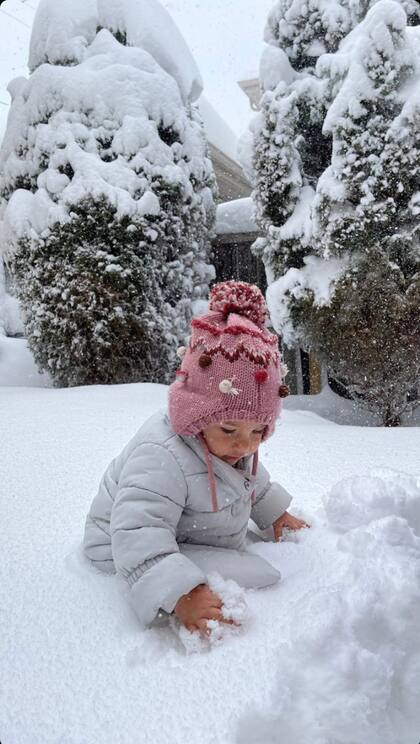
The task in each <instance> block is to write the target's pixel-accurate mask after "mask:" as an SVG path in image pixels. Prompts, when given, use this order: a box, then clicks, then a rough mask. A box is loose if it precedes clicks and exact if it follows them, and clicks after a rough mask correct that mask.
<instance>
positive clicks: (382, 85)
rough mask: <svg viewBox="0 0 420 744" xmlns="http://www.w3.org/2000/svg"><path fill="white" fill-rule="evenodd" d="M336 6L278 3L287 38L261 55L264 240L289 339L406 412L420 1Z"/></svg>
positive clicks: (272, 29) (413, 359)
mask: <svg viewBox="0 0 420 744" xmlns="http://www.w3.org/2000/svg"><path fill="white" fill-rule="evenodd" d="M324 5H325V4H321V3H316V2H315V3H309V4H306V3H303V4H302V5H301V6H300V5H299V9H300V10H301V13H297V12H296V10H297V9H298V4H297V3H296V2H294V3H293V4H291V3H286V2H280V3H278V4H277V5H276V6H275V8H274V9H273V11H272V13H271V15H270V19H269V23H268V31H267V40H268V41H269V42H270V43H271V44H273V43H274V42H275V43H277V44H282V45H283V48H282V49H276V50H275V52H273V50H272V49H270V48H269V50H268V52H267V53H266V56H267V58H268V59H269V60H271V67H270V65H269V64H267V62H266V64H265V65H264V64H263V65H262V72H263V76H262V77H263V79H262V82H263V87H264V80H267V81H268V86H266V87H268V89H267V90H266V91H265V93H264V94H263V98H262V115H261V117H260V125H259V126H257V127H255V125H254V131H255V130H256V133H255V135H254V148H255V149H254V164H255V185H256V189H255V199H256V202H257V207H258V217H259V220H260V225H261V227H262V229H263V230H264V232H265V235H264V237H263V238H262V239H260V240H259V241H257V243H256V245H255V249H256V251H257V252H259V253H260V255H262V257H263V259H264V261H265V263H266V267H267V268H268V273H269V277H270V276H271V279H272V280H277V281H276V282H275V284H273V285H272V287H271V289H270V293H269V296H270V298H271V300H272V304H273V308H272V309H273V316H274V319H275V320H276V318H277V330H278V331H279V332H280V333H282V334H283V337H284V340H285V341H286V343H289V344H293V343H296V342H298V343H300V344H301V345H303V346H304V347H307V348H312V349H314V350H315V351H316V353H317V354H318V356H319V357H321V358H322V359H323V360H324V361H325V362H326V363H327V365H328V366H329V368H330V371H331V373H332V375H336V376H338V377H340V378H341V379H344V381H345V382H346V383H347V386H348V389H349V392H350V393H351V394H353V395H354V396H355V397H356V398H357V399H358V400H362V401H364V402H366V403H368V404H369V405H370V406H371V407H372V408H373V409H374V410H375V411H377V412H379V413H380V415H381V416H382V418H383V421H384V422H385V423H386V424H390V423H398V421H399V418H400V414H401V413H402V412H403V411H404V410H405V409H406V408H407V407H410V405H413V404H414V403H415V401H413V400H412V398H413V390H414V389H415V383H416V380H417V379H418V372H419V339H418V331H416V323H415V307H416V306H415V303H416V301H417V302H418V292H419V290H418V268H419V267H418V261H419V228H418V221H417V220H416V213H417V212H418V191H419V179H420V159H419V152H420V148H419V131H420V128H419V109H418V102H416V94H415V83H416V81H417V80H418V74H419V61H418V59H417V58H416V53H415V41H416V38H417V35H416V30H415V29H407V28H406V24H407V18H406V14H405V12H404V8H405V10H406V11H408V12H409V21H410V22H412V23H414V22H415V21H416V20H417V21H418V19H419V17H420V10H419V7H418V5H417V4H413V3H411V2H401V3H397V2H392V1H389V2H388V1H387V0H382V1H381V2H378V3H376V2H370V3H366V2H365V3H363V2H359V3H347V2H344V0H343V1H342V2H341V3H339V2H336V3H334V4H333V5H334V7H331V5H332V4H330V6H329V12H328V14H327V12H326V8H325V7H323V6H324ZM369 6H372V7H371V9H370V11H369V12H368V15H367V16H366V18H365V19H364V20H362V19H363V17H364V14H365V13H366V11H367V10H368V8H369ZM316 9H318V11H319V12H318V15H317V13H316V12H315V11H316ZM292 10H293V11H294V12H293V14H292V13H291V11H292ZM321 11H323V12H321ZM308 13H309V14H310V18H309V16H308ZM288 14H289V17H288ZM337 19H340V23H338V22H337ZM359 20H360V23H359V24H358V25H357V26H356V24H357V22H358V21H359ZM309 21H310V22H309ZM286 52H287V54H288V57H286V55H285V53H286ZM325 52H327V53H325ZM293 65H294V67H293ZM410 96H411V98H410ZM291 101H293V107H292V106H291V105H290V103H289V102H291ZM285 111H286V116H284V115H281V114H282V113H283V112H285ZM279 133H280V134H279ZM264 151H265V152H267V151H268V152H269V153H270V157H269V159H268V161H267V160H266V161H265V162H266V163H267V162H268V163H269V166H268V167H269V168H270V163H276V159H277V162H278V163H280V167H277V168H276V167H272V168H271V173H269V175H268V177H266V172H265V171H264V167H261V163H262V162H264V160H265V154H264ZM265 167H267V166H266V165H265ZM276 173H277V179H276V177H275V175H276ZM270 176H274V178H270ZM267 205H268V208H267ZM270 209H271V214H270V213H269V210H270ZM326 285H327V287H328V289H329V292H328V293H327V294H328V296H326V292H325V286H326ZM386 329H387V333H388V335H389V338H387V339H386V335H387V334H386ZM379 347H380V348H381V352H382V353H381V354H379V353H375V350H376V349H378V348H379ZM385 349H386V353H385ZM402 359H405V360H406V364H402V363H401V360H402ZM391 371H392V374H391ZM416 375H417V377H416Z"/></svg>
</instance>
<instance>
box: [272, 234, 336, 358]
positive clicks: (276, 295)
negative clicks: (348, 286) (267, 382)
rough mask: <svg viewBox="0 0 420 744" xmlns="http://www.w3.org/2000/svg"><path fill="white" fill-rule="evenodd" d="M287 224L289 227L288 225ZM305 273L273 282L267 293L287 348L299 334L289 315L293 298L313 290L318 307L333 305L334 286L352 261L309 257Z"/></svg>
mask: <svg viewBox="0 0 420 744" xmlns="http://www.w3.org/2000/svg"><path fill="white" fill-rule="evenodd" d="M286 224H287V223H286ZM303 262H304V266H303V267H302V268H301V269H294V268H292V269H288V270H287V271H286V273H285V274H283V276H281V277H279V279H275V280H273V281H272V282H271V284H270V285H269V287H268V289H267V304H268V307H269V309H270V317H271V320H272V323H273V326H274V327H275V328H281V329H282V339H283V341H284V343H285V344H287V345H293V342H294V340H295V336H294V334H295V331H294V328H293V325H292V321H291V318H290V315H289V309H288V302H289V298H290V297H291V296H292V297H295V298H296V299H299V298H300V297H303V296H304V295H305V293H306V292H307V291H308V290H309V291H311V292H313V296H314V300H315V303H316V304H317V305H318V306H319V307H322V306H323V305H328V304H329V302H330V301H331V286H332V285H333V283H334V282H335V281H337V279H338V278H339V277H340V276H341V275H342V274H343V272H344V270H345V269H346V267H347V266H348V258H347V257H345V258H330V259H328V260H327V259H322V258H319V257H318V256H312V255H309V256H305V257H304V259H303Z"/></svg>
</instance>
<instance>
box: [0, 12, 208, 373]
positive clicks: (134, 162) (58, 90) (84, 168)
mask: <svg viewBox="0 0 420 744" xmlns="http://www.w3.org/2000/svg"><path fill="white" fill-rule="evenodd" d="M44 6H45V7H44V8H43V6H42V4H41V6H40V18H41V17H43V16H42V12H43V10H45V9H46V8H47V6H48V8H47V10H48V14H47V17H48V19H49V21H51V23H52V24H53V23H57V22H58V21H60V19H61V17H62V15H63V13H67V14H68V13H71V3H69V4H68V7H67V6H66V8H62V7H61V8H56V7H55V6H54V5H52V4H51V3H50V2H49V0H45V1H44ZM100 10H101V13H102V15H99V16H98V18H97V19H96V31H95V23H94V22H93V21H94V20H95V19H93V20H92V18H90V16H89V17H87V19H85V20H86V23H85V25H83V24H84V19H83V18H82V19H79V21H78V26H77V28H76V31H77V36H75V37H74V38H72V37H70V38H68V39H65V42H62V38H61V37H60V44H61V46H59V45H57V43H55V41H54V38H55V37H54V34H51V33H50V34H46V33H45V29H43V28H40V24H38V28H37V30H36V33H37V34H38V36H37V38H35V39H33V40H32V54H31V57H32V63H33V68H34V69H33V71H32V75H31V78H30V79H29V81H23V80H20V81H18V82H15V83H14V85H13V86H12V88H11V92H12V95H13V102H12V107H11V113H10V117H9V123H8V130H7V132H6V136H5V140H4V143H3V148H2V152H1V154H0V161H1V162H2V177H1V179H0V199H1V206H0V210H1V212H2V214H3V217H4V224H5V225H6V232H7V236H8V252H9V263H10V265H11V268H12V270H13V272H14V275H15V277H16V286H17V293H18V296H19V299H20V301H21V304H22V310H23V315H24V319H25V327H26V333H27V336H28V342H29V345H30V347H31V349H32V351H33V354H34V357H35V359H36V361H37V363H38V365H39V366H40V369H46V370H48V371H49V373H50V374H51V375H52V377H53V379H54V381H55V383H56V384H59V385H77V384H89V383H111V382H131V381H136V380H149V381H158V382H167V381H169V379H170V378H171V375H172V371H173V369H174V367H175V364H176V348H177V346H178V345H180V344H182V343H183V342H184V340H185V336H186V334H187V332H188V325H189V320H190V319H191V316H192V310H193V305H192V301H193V300H194V299H200V298H202V297H204V296H206V294H207V291H208V282H209V280H210V279H211V278H212V276H213V270H212V267H211V266H209V264H208V256H209V246H210V238H211V234H212V233H211V231H212V223H213V219H214V207H213V192H214V175H213V171H212V168H211V164H210V160H209V159H208V156H207V144H206V142H205V138H204V134H203V126H202V122H201V120H200V118H199V116H198V113H197V111H196V108H195V106H194V104H193V102H192V100H188V98H187V97H186V95H185V94H183V95H181V90H180V88H179V85H178V82H177V81H176V80H175V78H173V77H172V76H171V75H170V74H169V73H168V72H166V71H165V70H164V69H163V68H162V67H161V66H160V65H159V64H158V63H157V62H156V60H155V59H153V57H152V56H151V55H150V54H148V53H147V52H146V51H144V50H143V49H139V48H135V47H130V46H128V44H127V33H126V32H125V30H124V28H123V29H122V30H121V28H119V27H118V28H116V26H117V25H118V24H115V14H114V9H113V6H112V5H111V3H109V7H108V6H107V4H106V2H104V3H102V4H101V6H100ZM105 10H108V13H106V12H105ZM55 12H57V17H55V15H54V13H55ZM120 20H121V19H120ZM123 20H124V19H123ZM108 21H109V24H108V25H109V27H110V30H108V29H107V28H105V26H106V22H108ZM120 25H121V24H120ZM68 27H69V28H70V29H71V28H72V27H71V25H70V24H69V26H68ZM66 28H67V27H66ZM35 29H36V23H35V26H34V31H35ZM74 33H75V31H74ZM83 33H84V34H85V36H84V37H83ZM53 44H55V46H52V45H53ZM48 45H49V46H48ZM184 93H185V92H184Z"/></svg>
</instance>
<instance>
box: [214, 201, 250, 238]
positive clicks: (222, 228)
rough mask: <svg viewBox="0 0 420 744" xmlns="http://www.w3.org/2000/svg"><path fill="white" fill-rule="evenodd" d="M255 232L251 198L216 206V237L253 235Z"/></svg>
mask: <svg viewBox="0 0 420 744" xmlns="http://www.w3.org/2000/svg"><path fill="white" fill-rule="evenodd" d="M257 230H258V228H257V225H256V223H255V214H254V203H253V201H252V199H251V197H246V198H244V199H233V200H232V201H229V202H223V203H222V204H218V206H217V208H216V233H217V234H218V235H230V234H235V233H255V232H257Z"/></svg>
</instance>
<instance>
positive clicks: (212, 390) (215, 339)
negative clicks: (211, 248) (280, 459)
mask: <svg viewBox="0 0 420 744" xmlns="http://www.w3.org/2000/svg"><path fill="white" fill-rule="evenodd" d="M266 317H267V306H266V304H265V300H264V297H263V296H262V294H261V292H260V290H259V289H258V287H256V286H255V285H253V284H247V283H246V282H237V281H228V282H222V283H220V284H216V285H215V286H214V287H213V289H212V290H211V293H210V311H209V313H207V314H206V315H202V316H201V317H199V318H194V319H193V320H192V322H191V331H192V333H191V338H190V341H189V344H188V347H186V348H184V347H182V348H181V349H179V350H178V352H179V355H180V356H181V357H182V364H181V368H180V369H179V370H178V371H177V373H176V374H177V379H176V381H175V382H173V383H172V385H171V386H170V388H169V417H170V421H171V426H172V428H173V430H174V431H175V432H176V433H177V434H184V435H197V434H199V433H200V432H201V431H202V430H203V429H205V428H206V427H207V426H209V424H213V423H219V422H221V421H227V420H232V421H238V420H245V421H259V422H261V423H265V424H267V429H266V431H265V434H264V438H267V436H270V434H272V433H273V430H274V426H275V421H276V418H277V417H278V415H279V413H280V408H281V398H282V397H285V396H286V395H287V394H288V389H287V386H286V385H284V384H282V383H283V379H282V378H283V377H284V376H285V374H286V372H287V368H286V366H285V365H282V364H281V359H280V353H279V349H278V338H277V336H275V335H274V334H272V333H270V332H269V331H268V330H267V328H266V326H265V320H266Z"/></svg>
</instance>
